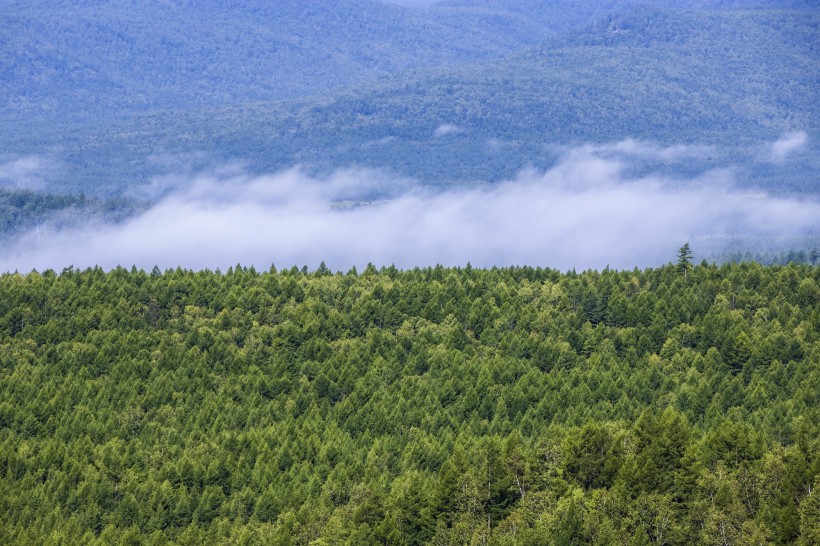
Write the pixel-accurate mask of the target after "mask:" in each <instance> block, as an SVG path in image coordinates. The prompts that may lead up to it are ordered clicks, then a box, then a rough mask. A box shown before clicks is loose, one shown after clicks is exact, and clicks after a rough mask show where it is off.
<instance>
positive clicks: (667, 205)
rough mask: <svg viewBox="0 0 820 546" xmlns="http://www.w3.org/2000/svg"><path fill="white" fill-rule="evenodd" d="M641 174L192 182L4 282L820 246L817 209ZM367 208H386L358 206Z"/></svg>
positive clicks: (80, 233) (568, 263)
mask: <svg viewBox="0 0 820 546" xmlns="http://www.w3.org/2000/svg"><path fill="white" fill-rule="evenodd" d="M628 165H629V163H628V161H627V160H625V159H624V158H611V157H601V156H599V155H596V153H590V151H589V150H586V149H583V148H579V149H574V150H570V151H569V152H568V153H567V154H566V155H565V156H564V157H563V159H562V160H561V161H559V162H558V163H557V164H556V165H555V166H554V167H553V168H551V169H549V170H548V171H546V172H536V171H528V172H524V173H521V174H520V175H519V176H518V177H517V178H516V179H514V180H509V181H507V182H503V183H500V184H496V185H488V184H482V185H480V186H472V187H461V188H458V189H450V190H435V189H431V188H429V187H425V186H422V185H420V184H418V183H415V182H413V181H411V180H407V179H394V178H392V177H390V176H389V175H387V174H385V173H383V172H380V171H372V170H371V171H365V170H346V171H339V172H337V173H336V174H335V175H333V176H331V177H327V178H316V177H311V176H308V175H306V174H305V173H303V172H302V171H300V170H299V169H292V170H289V171H284V172H281V173H278V174H274V175H269V176H250V175H247V174H241V173H240V174H236V173H234V174H230V175H224V174H223V175H222V176H218V175H211V176H200V177H196V178H194V179H187V178H183V179H180V180H178V181H177V182H176V187H178V188H181V189H180V190H178V191H177V192H175V193H173V194H171V195H169V196H167V197H165V198H164V199H162V200H161V201H159V202H158V203H157V204H156V205H155V206H153V207H152V208H150V209H149V210H148V211H146V212H145V213H143V214H141V215H139V216H137V217H135V218H133V219H131V220H130V221H127V222H125V223H123V224H120V225H96V226H86V227H84V228H82V229H75V230H70V231H56V230H55V231H51V230H46V229H40V230H39V232H37V233H32V234H30V235H29V236H28V237H26V238H25V239H23V240H21V241H19V242H18V244H17V245H16V246H15V247H14V248H13V249H9V250H8V251H7V252H6V254H5V255H4V256H0V270H20V271H28V270H30V269H32V268H37V269H39V270H42V269H45V268H53V269H56V270H59V269H62V268H63V267H65V266H67V265H74V266H77V267H87V266H92V265H97V264H98V265H101V266H102V267H104V268H111V267H115V266H117V265H123V266H126V267H130V265H132V264H135V265H137V266H138V267H142V268H144V269H150V268H151V267H153V266H154V265H159V266H160V267H162V268H166V267H176V266H182V267H186V268H206V267H207V268H212V269H213V268H217V267H221V268H225V267H227V266H229V265H233V264H236V263H237V262H241V263H242V264H245V265H251V264H253V265H255V266H257V267H262V268H267V267H268V266H269V265H270V264H271V263H275V264H277V265H278V266H280V267H282V266H288V267H289V266H291V265H299V266H301V265H308V266H310V267H315V266H316V265H318V264H319V263H320V262H322V261H324V262H326V263H327V264H328V266H329V267H331V268H334V269H339V270H345V269H347V268H349V267H350V266H352V265H356V266H358V267H361V266H363V265H365V264H367V263H368V262H373V263H375V264H377V265H389V264H391V263H395V264H396V265H397V266H399V267H413V266H417V265H419V266H424V265H434V264H437V263H441V264H445V265H463V264H465V263H467V262H468V261H469V262H471V263H472V264H474V265H476V266H492V265H512V264H530V265H541V266H547V267H555V268H559V269H562V270H564V269H569V268H572V267H575V268H579V269H584V268H601V267H604V266H606V265H610V266H612V267H617V268H632V267H634V266H636V265H637V266H651V265H658V264H662V263H666V262H668V261H670V260H672V259H673V258H674V252H675V249H676V248H678V247H679V246H680V244H682V243H683V242H685V241H689V242H691V243H692V244H693V246H694V248H695V250H696V251H697V250H699V248H698V241H703V244H706V242H707V241H712V243H710V244H714V243H713V241H715V240H732V239H736V238H739V237H764V238H765V237H769V238H772V237H781V236H791V235H797V234H803V233H806V232H811V233H813V234H814V235H817V230H818V226H817V218H818V217H820V203H818V202H816V201H812V200H797V199H790V198H785V197H772V196H767V195H765V194H761V193H747V192H743V191H739V190H736V189H733V180H732V174H731V172H728V171H712V172H709V173H706V174H704V175H702V176H701V177H699V178H697V179H695V180H689V181H675V182H676V183H675V184H671V183H670V181H669V180H667V179H665V178H663V177H661V176H654V177H642V178H629V177H627V176H625V175H624V174H623V173H624V172H627V170H626V167H628ZM683 182H686V183H683ZM362 199H364V200H373V199H378V201H377V202H375V203H371V204H370V205H369V206H357V204H361V203H357V200H362ZM340 202H344V204H345V205H344V206H339V203H340Z"/></svg>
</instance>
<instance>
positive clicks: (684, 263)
mask: <svg viewBox="0 0 820 546" xmlns="http://www.w3.org/2000/svg"><path fill="white" fill-rule="evenodd" d="M678 269H679V270H680V271H682V272H683V278H684V279H685V278H686V273H687V272H688V271H689V270H690V269H692V249H691V248H689V243H684V244H683V246H682V247H680V248H679V249H678Z"/></svg>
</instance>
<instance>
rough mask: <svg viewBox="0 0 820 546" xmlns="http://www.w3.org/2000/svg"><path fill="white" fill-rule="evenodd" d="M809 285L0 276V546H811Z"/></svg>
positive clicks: (813, 438) (290, 275) (817, 490)
mask: <svg viewBox="0 0 820 546" xmlns="http://www.w3.org/2000/svg"><path fill="white" fill-rule="evenodd" d="M818 284H820V268H818V267H816V266H808V265H795V264H791V265H788V266H770V267H764V266H761V265H759V264H755V263H743V264H734V265H724V266H715V265H708V264H706V263H704V264H702V265H700V266H697V267H694V268H692V269H691V270H689V271H680V270H679V269H678V268H677V267H674V266H665V267H661V268H657V269H647V270H638V269H636V270H634V271H612V270H609V269H605V270H603V271H600V272H595V271H587V272H584V273H575V272H569V273H566V274H562V273H559V272H557V271H554V270H549V269H540V268H539V269H534V268H529V267H518V268H507V269H474V268H471V267H469V266H468V267H466V268H452V269H448V268H443V267H435V268H426V269H415V270H408V271H399V270H396V269H395V268H382V269H381V270H377V269H376V268H374V267H372V266H369V267H368V268H367V269H366V270H364V271H362V272H361V273H357V272H356V271H355V270H351V271H350V272H348V273H347V274H341V273H335V274H334V273H332V272H331V271H329V270H328V269H327V268H326V267H324V266H322V267H320V268H319V269H318V270H316V271H314V272H310V271H308V270H307V269H306V268H303V269H302V270H299V269H297V268H293V269H290V270H282V271H276V270H275V269H274V268H271V270H270V271H268V272H264V273H260V272H258V271H255V270H254V269H252V268H250V269H249V268H244V267H241V266H237V267H236V268H231V269H230V270H228V271H227V272H224V273H221V272H211V271H200V272H192V271H187V270H181V269H177V270H168V271H165V272H164V273H163V272H161V271H159V270H158V269H155V270H154V271H153V272H151V273H146V272H143V271H138V270H135V269H132V270H131V271H128V270H126V269H122V268H118V269H115V270H112V271H110V272H105V271H103V270H102V269H99V268H96V269H88V270H84V271H77V270H74V269H71V268H69V269H66V270H64V271H62V273H60V274H56V273H55V272H53V271H46V272H44V273H37V272H32V273H30V274H27V275H19V274H4V275H3V276H0V542H2V543H15V544H48V543H51V544H57V543H67V544H76V543H85V544H93V543H98V544H112V543H120V544H137V543H146V544H166V543H176V542H178V543H186V544H207V543H234V544H283V545H284V544H294V545H295V544H304V545H307V544H312V545H327V544H370V543H378V544H562V545H563V544H769V543H774V544H804V545H809V544H817V543H818V542H820V455H819V454H820V428H819V427H820V400H818V398H819V397H820V370H819V369H818V365H819V364H820V306H818V302H819V301H820V288H819V287H818Z"/></svg>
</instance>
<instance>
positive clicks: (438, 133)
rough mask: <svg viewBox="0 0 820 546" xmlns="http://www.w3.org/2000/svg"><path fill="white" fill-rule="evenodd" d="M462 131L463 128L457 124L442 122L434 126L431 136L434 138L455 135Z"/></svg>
mask: <svg viewBox="0 0 820 546" xmlns="http://www.w3.org/2000/svg"><path fill="white" fill-rule="evenodd" d="M463 132H464V129H462V128H461V127H459V126H458V125H453V124H452V123H442V124H441V125H439V126H438V127H436V130H435V131H434V132H433V136H434V137H436V138H441V137H446V136H450V135H457V134H459V133H463Z"/></svg>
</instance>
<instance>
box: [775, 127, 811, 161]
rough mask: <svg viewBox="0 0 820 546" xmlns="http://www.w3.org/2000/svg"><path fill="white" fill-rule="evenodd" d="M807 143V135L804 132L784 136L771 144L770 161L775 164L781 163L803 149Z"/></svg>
mask: <svg viewBox="0 0 820 546" xmlns="http://www.w3.org/2000/svg"><path fill="white" fill-rule="evenodd" d="M807 141H808V135H807V134H806V133H805V131H797V132H794V133H789V134H787V135H784V136H783V137H782V138H780V139H778V140H776V141H775V142H773V143H772V149H771V160H772V161H774V162H775V163H782V162H783V161H785V160H786V158H788V157H789V156H790V155H792V154H794V153H796V152H799V151H800V150H802V149H803V148H805V146H806V142H807Z"/></svg>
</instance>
